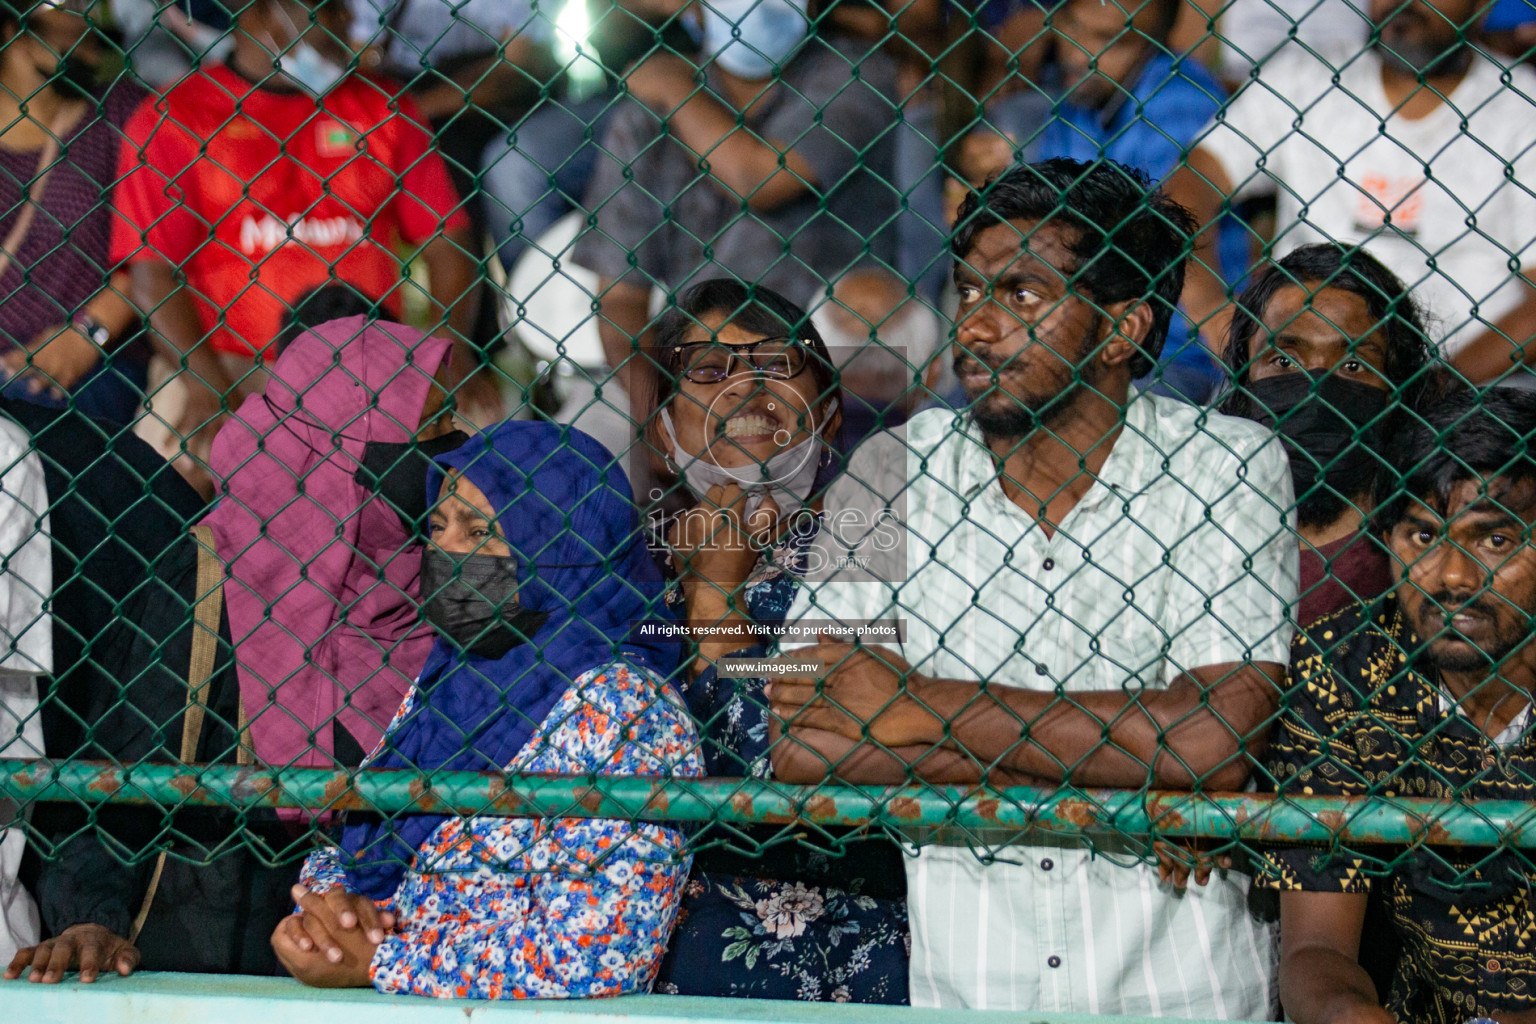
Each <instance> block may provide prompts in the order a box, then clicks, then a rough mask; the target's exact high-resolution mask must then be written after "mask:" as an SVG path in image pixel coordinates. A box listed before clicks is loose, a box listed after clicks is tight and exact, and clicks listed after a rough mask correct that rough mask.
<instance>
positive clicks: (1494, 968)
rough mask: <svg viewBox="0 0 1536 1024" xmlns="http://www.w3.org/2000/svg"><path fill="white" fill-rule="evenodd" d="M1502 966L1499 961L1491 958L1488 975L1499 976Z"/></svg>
mask: <svg viewBox="0 0 1536 1024" xmlns="http://www.w3.org/2000/svg"><path fill="white" fill-rule="evenodd" d="M1502 966H1503V965H1502V964H1500V963H1499V962H1498V961H1497V960H1494V959H1491V958H1490V959H1489V961H1488V973H1489V974H1498V973H1499V969H1500V967H1502Z"/></svg>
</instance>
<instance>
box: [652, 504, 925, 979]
mask: <svg viewBox="0 0 1536 1024" xmlns="http://www.w3.org/2000/svg"><path fill="white" fill-rule="evenodd" d="M819 529H820V520H819V519H818V518H810V517H805V518H803V519H798V520H797V521H796V524H795V525H794V526H793V527H792V528H791V529H790V530H789V531H788V532H786V534H785V535H784V537H783V538H782V539H781V540H780V542H779V543H778V545H777V546H776V547H774V548H773V549H771V550H769V551H765V552H764V553H763V556H762V557H761V558H760V559H759V560H758V563H757V567H756V568H755V569H754V570H753V573H752V575H751V576H750V577H749V578H748V580H747V582H746V585H745V587H744V588H743V589H744V593H745V596H746V600H747V609H748V612H749V614H750V615H751V617H752V620H753V621H754V622H758V623H764V624H769V623H778V622H783V621H784V617H785V615H787V614H788V612H789V606H790V604H791V603H792V602H793V601H794V597H795V591H796V590H797V589H798V588H799V585H800V579H799V572H800V570H801V569H802V568H803V567H804V564H805V555H806V551H807V550H808V549H809V547H810V544H811V542H812V540H814V539H815V536H816V534H817V532H818V530H819ZM657 550H658V558H659V560H660V561H661V562H662V564H663V566H664V567H665V568H664V571H667V572H669V573H671V571H672V567H671V565H670V561H669V560H668V559H667V558H666V557H665V552H664V550H663V549H661V548H660V547H658V549H657ZM667 601H668V604H669V605H671V606H672V607H673V609H674V610H675V611H678V612H681V611H682V610H683V609H682V606H683V595H682V590H681V588H680V587H678V586H676V585H675V584H674V585H673V586H672V587H670V588H669V589H668V592H667ZM766 653H767V647H766V645H761V644H759V645H756V646H753V647H749V648H745V649H743V650H742V651H740V652H739V653H738V655H737V656H738V657H744V658H751V657H761V656H763V655H764V654H766ZM687 676H688V674H687V673H685V674H684V677H683V678H682V679H681V680H680V681H679V689H680V690H681V691H682V694H683V699H684V700H685V701H686V702H687V704H688V707H689V709H690V710H691V711H692V712H693V715H694V717H695V718H696V719H697V721H698V726H699V733H700V736H701V737H702V739H703V747H704V749H703V753H704V762H705V772H706V774H708V775H711V776H717V777H718V776H727V777H759V778H767V777H768V776H769V775H771V773H772V770H771V767H770V765H769V761H768V704H767V700H766V699H765V698H764V696H763V687H764V685H765V682H766V681H765V680H763V679H721V678H719V676H718V675H717V674H716V672H715V670H714V669H713V668H710V669H707V670H705V671H704V672H701V673H700V674H699V675H698V677H697V678H692V679H689V678H687ZM910 952H911V938H910V935H909V932H908V930H907V906H906V874H905V870H904V868H903V865H902V856H901V851H900V848H899V847H897V845H896V844H895V843H894V842H893V841H892V840H891V839H889V838H888V837H886V836H885V834H884V833H882V832H879V831H874V832H870V831H866V830H850V829H818V828H815V827H814V826H805V825H794V826H784V827H775V826H759V827H754V828H749V829H743V828H739V827H732V826H716V827H715V828H713V829H711V830H710V831H708V832H707V833H705V834H704V835H703V836H701V837H699V839H698V840H697V847H696V849H695V854H694V861H693V869H692V871H691V873H690V874H689V877H688V882H687V884H686V886H685V888H684V890H683V902H682V909H681V910H680V911H679V913H678V919H677V927H676V929H675V931H674V932H673V934H672V941H671V943H670V945H669V948H668V951H667V954H666V957H665V959H664V960H663V961H662V965H661V972H660V974H659V975H658V976H657V979H656V988H655V991H657V992H667V993H674V994H679V995H700V996H735V997H753V998H759V999H804V1000H824V1001H833V1002H855V1003H899V1004H904V1003H906V1002H907V963H908V960H909V955H910Z"/></svg>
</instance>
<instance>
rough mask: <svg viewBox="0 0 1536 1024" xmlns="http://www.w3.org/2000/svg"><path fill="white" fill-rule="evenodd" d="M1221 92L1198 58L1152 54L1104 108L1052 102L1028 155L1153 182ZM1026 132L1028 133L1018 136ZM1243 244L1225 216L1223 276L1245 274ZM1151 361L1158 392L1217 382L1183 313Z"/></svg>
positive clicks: (1171, 164)
mask: <svg viewBox="0 0 1536 1024" xmlns="http://www.w3.org/2000/svg"><path fill="white" fill-rule="evenodd" d="M1226 96H1227V93H1226V90H1225V89H1224V88H1222V86H1221V84H1220V83H1219V82H1217V80H1216V77H1215V76H1214V75H1212V74H1211V72H1209V71H1207V70H1206V69H1205V67H1204V66H1203V65H1201V64H1200V62H1198V61H1196V60H1194V59H1193V58H1175V57H1173V56H1170V55H1169V54H1166V53H1161V52H1159V53H1156V54H1154V55H1153V56H1152V57H1151V58H1150V59H1149V60H1148V61H1147V63H1146V66H1145V67H1143V68H1142V72H1141V74H1140V75H1139V76H1138V77H1137V79H1136V83H1135V85H1134V86H1132V87H1131V89H1130V94H1129V95H1127V94H1126V93H1123V92H1122V93H1119V94H1118V98H1117V99H1116V100H1113V101H1111V103H1110V104H1109V106H1108V107H1106V108H1103V109H1093V108H1089V107H1084V106H1080V105H1078V104H1076V103H1072V102H1071V101H1070V100H1059V101H1057V103H1056V105H1055V109H1054V113H1053V116H1051V117H1050V118H1049V120H1047V121H1046V123H1045V126H1044V128H1042V129H1041V130H1040V132H1039V134H1038V136H1037V137H1036V139H1035V151H1034V154H1033V156H1034V158H1035V159H1040V160H1049V159H1051V158H1054V157H1070V158H1072V159H1074V160H1084V161H1089V162H1093V161H1097V160H1101V159H1105V158H1107V159H1110V160H1114V161H1115V162H1117V163H1121V164H1125V165H1126V166H1127V167H1135V168H1137V169H1139V170H1142V171H1145V172H1146V173H1147V174H1148V175H1149V176H1150V177H1151V178H1152V180H1153V181H1162V180H1163V179H1165V178H1166V177H1168V175H1169V174H1170V173H1172V172H1173V169H1174V168H1175V167H1177V166H1178V164H1179V161H1180V160H1181V159H1182V158H1183V156H1184V153H1185V151H1186V150H1188V149H1190V148H1192V147H1193V146H1194V143H1195V140H1196V139H1198V138H1199V136H1200V132H1201V130H1202V129H1204V128H1205V126H1206V125H1207V124H1209V123H1210V120H1211V118H1212V117H1213V116H1215V114H1216V112H1217V111H1218V110H1220V109H1221V105H1222V103H1223V102H1224V101H1225V100H1226ZM1027 137H1028V133H1025V134H1024V135H1021V136H1020V138H1021V139H1027ZM1247 244H1248V243H1247V239H1246V236H1245V231H1244V228H1243V226H1242V224H1240V223H1239V222H1238V221H1237V219H1236V218H1234V217H1230V216H1229V217H1227V218H1226V219H1225V220H1224V221H1223V223H1222V226H1221V229H1220V234H1219V235H1218V240H1217V245H1218V250H1217V251H1218V254H1219V258H1220V260H1221V265H1222V269H1223V273H1224V275H1225V277H1226V278H1227V280H1228V281H1236V280H1237V279H1239V278H1240V277H1241V276H1242V275H1243V274H1244V272H1246V270H1247V267H1248V262H1249V260H1248V248H1247ZM1191 342H1194V343H1193V344H1191ZM1159 362H1160V368H1161V370H1162V373H1163V380H1162V381H1161V386H1160V387H1159V390H1160V391H1162V392H1164V393H1172V394H1179V395H1180V396H1182V397H1186V398H1189V399H1192V400H1195V401H1204V400H1206V399H1208V398H1209V397H1210V393H1211V391H1212V390H1213V389H1214V387H1215V385H1216V383H1217V382H1218V381H1219V380H1220V375H1221V371H1220V367H1219V366H1218V365H1216V362H1215V360H1214V359H1212V358H1211V356H1210V355H1209V353H1208V352H1207V351H1206V350H1205V349H1204V348H1203V347H1202V346H1200V345H1199V343H1198V341H1196V340H1195V339H1193V338H1191V336H1190V331H1189V325H1188V322H1187V321H1186V320H1185V319H1184V318H1183V317H1174V319H1173V323H1172V324H1171V325H1170V328H1169V331H1168V341H1167V343H1166V344H1165V345H1164V347H1163V355H1162V359H1161V360H1160V361H1159Z"/></svg>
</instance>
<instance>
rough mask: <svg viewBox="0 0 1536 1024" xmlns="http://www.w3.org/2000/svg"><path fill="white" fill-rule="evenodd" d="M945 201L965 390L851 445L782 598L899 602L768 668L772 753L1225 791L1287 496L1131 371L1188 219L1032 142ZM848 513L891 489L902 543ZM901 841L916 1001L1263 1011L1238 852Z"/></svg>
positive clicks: (802, 762) (821, 613) (1270, 601)
mask: <svg viewBox="0 0 1536 1024" xmlns="http://www.w3.org/2000/svg"><path fill="white" fill-rule="evenodd" d="M960 222H961V226H960V228H959V230H958V231H957V233H956V236H955V242H954V252H955V256H956V259H957V266H956V270H955V283H956V285H957V288H958V290H959V295H960V300H961V304H960V312H959V315H958V331H957V336H956V344H955V350H954V362H955V369H956V372H957V374H958V376H959V379H960V381H961V383H962V384H963V385H964V386H965V389H966V391H967V393H968V395H969V396H970V398H971V405H970V407H969V409H968V411H967V412H966V413H964V414H961V415H958V416H957V415H956V414H955V413H954V412H951V411H948V410H934V411H930V412H926V413H922V414H919V415H918V416H916V417H914V418H913V419H912V420H911V421H909V423H908V424H907V425H906V428H905V430H904V434H903V435H901V436H898V435H896V434H894V433H888V434H884V435H880V436H878V437H876V438H874V439H872V440H871V441H869V442H866V443H865V445H864V446H862V447H861V448H860V449H859V450H858V451H856V452H855V453H854V455H853V456H852V458H851V460H850V462H849V464H848V467H847V470H846V472H845V473H844V474H843V476H842V477H841V478H840V479H839V480H838V481H837V482H836V483H835V484H834V485H833V486H832V488H831V491H830V493H829V495H828V498H827V505H826V507H827V509H828V513H829V514H828V522H829V523H831V524H832V527H831V528H829V529H824V530H823V531H822V537H821V538H819V539H818V544H819V545H820V546H821V548H822V550H821V551H820V556H819V557H818V558H817V559H814V560H813V561H814V562H815V563H816V564H819V565H823V566H827V567H828V569H827V571H826V572H825V573H824V575H823V578H821V579H820V580H816V581H813V582H814V584H815V585H810V586H806V587H803V588H802V589H801V591H800V595H799V597H798V598H797V600H796V603H795V605H794V607H793V608H792V609H791V611H790V614H789V621H790V622H791V623H795V622H801V623H804V624H809V622H810V620H817V619H834V620H838V621H839V622H841V623H844V624H853V623H854V622H856V621H857V620H874V619H886V620H889V619H898V620H901V621H902V623H903V624H904V627H905V635H904V639H903V642H902V643H901V645H900V647H899V649H893V648H880V647H863V648H857V649H856V648H852V647H848V646H845V645H842V644H835V643H829V642H825V641H823V642H821V643H818V644H816V646H814V647H811V648H808V649H805V650H802V651H800V652H798V653H797V654H795V655H794V657H796V658H798V659H801V660H803V661H805V662H807V663H808V664H810V665H811V666H813V667H812V669H811V674H812V675H814V676H815V677H816V679H818V680H820V682H819V683H817V682H812V681H809V680H794V679H790V678H785V677H778V678H775V680H774V681H773V682H772V684H771V687H770V700H771V701H772V703H773V704H774V710H775V711H776V713H777V714H778V715H779V716H780V717H781V718H782V719H783V720H784V721H785V722H786V723H788V729H789V737H788V739H787V740H786V741H781V742H779V743H778V744H777V745H776V748H775V769H776V771H777V772H778V774H779V777H781V778H783V779H786V780H789V781H797V782H812V781H822V780H823V779H825V778H826V777H827V775H828V774H829V771H830V772H831V773H833V774H835V775H836V776H838V777H840V778H842V779H845V780H847V781H852V782H860V783H870V784H891V783H898V782H904V781H907V780H908V779H909V778H912V777H916V778H918V779H922V780H925V781H928V782H933V783H960V784H964V783H975V782H979V781H983V780H984V781H987V782H989V783H990V784H991V785H993V786H995V787H1003V786H1006V785H1014V784H1022V783H1028V782H1033V781H1038V780H1049V781H1050V782H1057V781H1063V780H1069V781H1070V782H1072V783H1074V784H1077V785H1083V786H1128V787H1143V786H1147V785H1149V784H1150V785H1152V786H1155V787H1162V788H1191V787H1195V786H1201V787H1204V788H1207V789H1236V788H1240V787H1241V786H1243V785H1244V783H1245V782H1246V780H1247V778H1248V773H1249V767H1250V761H1249V756H1250V754H1251V753H1254V752H1257V751H1259V750H1260V749H1261V748H1262V746H1263V743H1264V737H1265V733H1266V732H1267V729H1266V726H1267V723H1268V721H1269V720H1270V718H1271V716H1273V714H1274V713H1275V708H1276V703H1277V684H1278V683H1279V681H1280V679H1281V677H1282V676H1283V674H1284V666H1285V663H1286V660H1287V653H1288V652H1287V647H1288V644H1289V641H1290V637H1291V628H1290V626H1289V625H1288V624H1287V616H1286V613H1287V608H1288V606H1289V605H1290V604H1291V603H1292V602H1293V601H1294V600H1295V597H1296V575H1297V558H1296V541H1295V535H1294V533H1293V522H1292V512H1291V506H1292V492H1291V481H1290V475H1289V471H1288V469H1287V464H1286V460H1285V455H1284V453H1283V451H1282V450H1281V448H1280V445H1279V443H1278V442H1276V441H1275V440H1274V439H1273V437H1272V436H1271V435H1270V434H1269V433H1268V432H1267V431H1265V430H1264V429H1263V428H1261V427H1259V426H1258V425H1257V424H1254V423H1251V422H1248V421H1243V420H1237V419H1233V418H1229V417H1225V416H1221V415H1218V414H1215V413H1212V412H1209V411H1207V410H1203V409H1199V408H1196V407H1193V406H1189V405H1184V404H1182V403H1179V402H1177V401H1174V400H1171V399H1167V398H1160V397H1156V396H1152V395H1148V394H1140V395H1133V394H1132V391H1131V381H1132V380H1133V379H1134V378H1136V377H1138V376H1140V375H1141V374H1143V373H1145V372H1146V371H1147V369H1148V368H1149V367H1150V366H1151V364H1152V362H1153V361H1154V360H1155V359H1156V358H1157V355H1158V352H1159V350H1160V349H1161V347H1162V344H1163V341H1164V338H1165V337H1166V334H1167V330H1168V323H1169V320H1170V317H1171V316H1172V315H1173V312H1174V307H1175V304H1176V302H1177V299H1178V296H1179V289H1180V287H1181V285H1182V282H1183V275H1184V248H1185V244H1186V241H1187V237H1188V230H1189V227H1190V219H1189V217H1188V215H1187V213H1186V212H1185V211H1184V210H1183V209H1181V208H1180V207H1178V206H1177V205H1176V204H1174V203H1172V202H1170V201H1169V200H1168V199H1167V198H1166V197H1164V196H1163V195H1162V194H1161V193H1158V192H1156V191H1153V190H1152V189H1151V188H1150V186H1149V185H1148V183H1147V179H1146V178H1145V176H1143V175H1142V174H1140V173H1139V172H1135V171H1131V170H1129V169H1127V168H1124V167H1121V166H1120V165H1118V164H1114V163H1112V162H1110V161H1101V162H1098V163H1096V164H1092V165H1089V164H1084V163H1079V162H1076V161H1071V160H1052V161H1047V162H1045V163H1041V164H1034V165H1029V166H1025V167H1019V168H1015V169H1014V170H1012V171H1010V172H1008V173H1007V174H1005V175H1003V176H1002V177H1001V178H1000V179H999V180H997V181H996V182H994V183H993V184H992V185H991V186H989V187H988V188H987V189H986V190H984V191H983V193H981V194H979V195H973V196H972V197H971V198H970V199H969V200H968V201H967V202H966V205H965V207H964V208H963V210H962V215H961V221H960ZM893 467H895V468H894V469H893ZM899 467H905V477H904V479H901V480H898V481H893V480H891V479H890V478H891V477H892V476H893V475H894V474H895V473H899V472H900V469H899ZM850 509H852V510H855V512H854V513H852V514H850V513H849V512H848V511H847V510H850ZM857 510H863V511H864V512H866V513H870V514H871V515H879V514H883V515H886V516H894V518H895V520H896V522H898V523H899V524H901V525H902V526H903V527H904V528H905V536H904V544H902V545H898V546H896V547H894V548H893V547H892V546H891V545H889V544H888V543H884V542H883V541H884V538H886V537H888V536H889V533H890V531H889V530H888V529H886V528H885V527H882V528H881V529H877V530H870V531H868V532H866V533H863V534H859V533H857V532H856V531H850V530H849V529H847V528H846V527H845V525H844V524H847V523H851V522H857V521H861V520H865V521H867V520H869V519H870V516H869V515H864V516H861V515H859V514H857ZM829 765H831V766H832V768H831V769H829V767H828V766H829ZM912 838H914V839H916V840H920V841H921V844H922V846H921V851H920V852H919V853H918V854H917V855H916V856H915V857H913V858H912V859H911V860H910V861H909V864H908V888H909V904H910V915H911V925H912V964H911V992H912V1002H913V1003H914V1004H916V1005H925V1006H967V1007H975V1008H986V1009H1003V1010H1041V1011H1055V1012H1073V1013H1095V1014H1098V1013H1105V1014H1134V1015H1170V1016H1177V1017H1185V1018H1206V1019H1210V1018H1232V1019H1244V1018H1245V1019H1255V1020H1262V1019H1267V1018H1269V1017H1270V1016H1271V1014H1272V1013H1273V1011H1274V1010H1275V1008H1276V1002H1275V987H1274V972H1275V949H1274V935H1273V929H1272V927H1271V926H1270V925H1268V924H1265V923H1262V922H1260V921H1258V920H1256V919H1255V918H1254V917H1253V916H1252V915H1251V914H1250V912H1249V910H1248V906H1247V898H1246V897H1247V892H1248V887H1249V883H1248V879H1247V878H1246V877H1244V876H1241V875H1239V874H1237V873H1235V872H1230V871H1218V872H1217V873H1216V875H1215V876H1214V877H1212V878H1211V879H1210V881H1209V884H1207V885H1205V886H1203V887H1199V886H1197V887H1194V888H1190V889H1189V890H1188V891H1181V890H1177V889H1175V888H1174V887H1173V886H1171V885H1169V884H1167V883H1164V882H1162V881H1161V880H1160V878H1159V874H1158V870H1157V868H1156V866H1155V865H1153V864H1150V863H1147V862H1146V861H1145V859H1144V858H1143V854H1144V852H1145V844H1144V843H1142V842H1140V841H1135V840H1131V839H1128V838H1126V837H1123V836H1121V835H1119V834H1118V833H1116V832H1114V831H1113V830H1112V829H1105V830H1103V832H1102V833H1099V834H1094V835H1091V836H1088V837H1070V836H1069V837H1061V836H1057V837H1053V836H1051V835H1049V834H1048V833H1045V832H1043V831H1029V832H1024V833H1018V832H1003V831H1001V830H999V831H997V832H995V833H994V832H985V833H983V832H976V831H969V830H964V829H958V828H943V829H937V830H931V831H929V832H928V833H926V834H923V835H914V836H913V837H912Z"/></svg>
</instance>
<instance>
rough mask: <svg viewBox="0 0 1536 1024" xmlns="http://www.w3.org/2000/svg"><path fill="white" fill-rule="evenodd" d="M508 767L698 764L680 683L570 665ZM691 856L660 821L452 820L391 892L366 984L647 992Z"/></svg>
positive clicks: (657, 769)
mask: <svg viewBox="0 0 1536 1024" xmlns="http://www.w3.org/2000/svg"><path fill="white" fill-rule="evenodd" d="M508 771H514V772H521V773H561V774H586V773H591V774H599V775H610V776H620V775H657V776H665V775H676V776H700V775H702V774H703V771H702V768H701V765H700V760H699V754H698V739H697V736H696V734H695V732H694V728H693V724H692V720H691V719H690V718H689V716H688V712H687V710H686V709H685V708H684V707H683V706H682V703H681V701H680V700H679V699H678V697H677V695H676V694H675V693H674V692H673V691H672V689H671V687H669V686H667V685H666V684H664V683H662V682H660V681H659V680H657V679H656V678H655V677H653V676H651V675H649V674H648V673H645V672H643V671H638V670H636V669H633V668H629V667H627V666H623V665H610V666H607V667H605V668H602V669H599V670H595V671H592V672H588V673H587V674H585V675H583V676H582V677H581V678H580V679H578V680H577V681H576V682H575V684H574V685H573V686H572V687H571V688H570V690H569V691H567V693H566V694H565V696H564V697H563V698H562V699H561V701H560V703H559V704H557V705H556V707H555V708H554V710H553V711H551V712H550V714H549V716H548V717H547V718H546V719H545V720H544V722H543V723H541V725H540V727H539V730H538V731H537V732H536V733H535V734H534V736H533V738H532V739H531V740H529V742H528V744H527V745H526V746H525V747H524V748H523V749H522V751H520V752H519V753H518V755H517V757H516V758H514V759H513V761H512V763H511V764H510V765H508ZM688 867H689V857H688V855H687V853H686V850H685V838H684V836H683V834H682V833H681V832H680V831H679V830H677V829H675V828H669V827H666V826H663V825H656V824H649V823H642V822H629V821H623V820H618V819H585V818H562V819H526V818H524V819H511V818H470V819H467V820H466V819H461V818H453V819H449V820H448V821H446V822H444V824H443V825H442V826H440V827H439V828H438V829H437V831H436V832H434V833H433V835H432V836H431V838H429V839H428V841H427V842H426V843H425V844H424V845H423V846H422V848H421V849H420V850H419V851H418V854H417V858H416V862H415V864H413V865H412V867H411V869H410V871H409V872H407V874H406V879H405V881H404V882H403V883H402V884H401V886H400V888H399V890H398V891H397V892H396V894H395V907H394V909H395V913H396V915H397V917H398V919H399V921H400V925H399V926H398V928H397V929H396V931H395V932H394V934H392V935H390V936H389V937H387V938H386V939H385V941H384V943H383V944H382V945H380V947H379V949H378V951H377V953H376V954H375V955H374V959H373V964H372V967H371V974H372V978H373V983H374V987H375V988H377V989H378V990H379V991H381V992H390V993H411V994H416V995H426V996H437V997H443V998H455V997H457V998H478V999H516V998H580V997H590V996H610V995H620V994H623V993H627V992H640V991H645V990H647V989H649V987H650V984H651V982H652V980H654V978H655V976H656V971H657V968H658V967H659V966H660V963H661V957H662V954H663V953H664V952H665V950H666V942H667V939H668V937H669V936H670V934H671V930H672V925H673V923H674V921H675V919H676V916H677V908H678V903H679V900H680V897H681V890H682V885H683V883H684V882H685V881H686V879H687V874H688Z"/></svg>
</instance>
